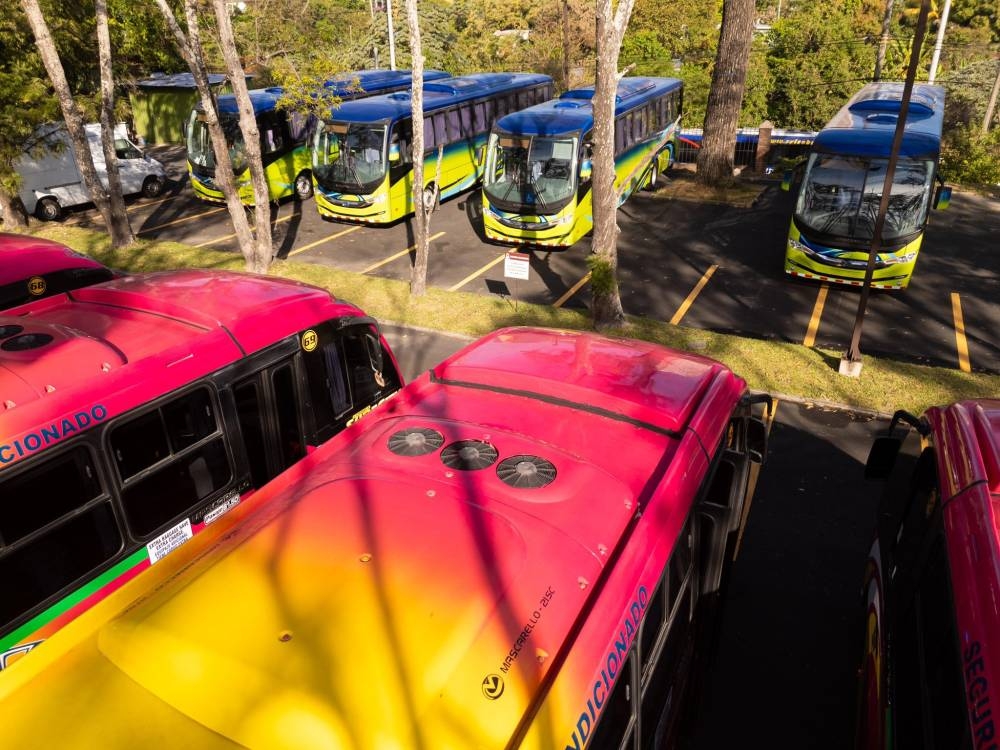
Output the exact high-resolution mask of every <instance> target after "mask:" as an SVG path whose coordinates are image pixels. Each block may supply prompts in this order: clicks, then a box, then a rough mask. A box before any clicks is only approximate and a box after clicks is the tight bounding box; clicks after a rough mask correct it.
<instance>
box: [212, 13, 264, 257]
mask: <svg viewBox="0 0 1000 750" xmlns="http://www.w3.org/2000/svg"><path fill="white" fill-rule="evenodd" d="M212 6H213V8H215V22H216V24H217V28H218V32H219V42H220V45H221V47H222V57H223V58H224V59H225V61H226V68H227V69H228V71H229V81H230V84H231V85H232V87H233V93H234V94H235V96H236V107H237V109H238V110H239V113H240V130H241V131H242V133H243V143H244V146H245V148H246V155H247V162H248V163H249V165H250V180H251V182H252V183H253V198H254V234H255V242H254V243H253V244H252V245H251V247H250V248H249V250H250V252H249V255H247V258H246V260H247V269H248V270H249V271H252V272H254V273H267V269H268V267H269V266H270V265H271V259H272V258H273V256H274V250H273V248H272V245H271V210H270V206H271V203H270V194H269V191H268V188H267V178H266V177H265V176H264V163H263V161H262V160H261V153H260V130H259V128H258V127H257V117H256V115H255V114H254V111H253V104H252V103H251V101H250V94H249V92H248V91H247V78H246V73H245V72H244V70H243V65H242V63H241V62H240V53H239V52H238V51H237V49H236V39H235V37H234V36H233V25H232V22H231V21H230V18H229V8H228V7H227V4H226V0H212Z"/></svg>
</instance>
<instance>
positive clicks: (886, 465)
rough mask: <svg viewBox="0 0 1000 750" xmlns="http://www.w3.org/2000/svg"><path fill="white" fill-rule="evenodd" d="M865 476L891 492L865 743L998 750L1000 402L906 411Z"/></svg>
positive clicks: (871, 575)
mask: <svg viewBox="0 0 1000 750" xmlns="http://www.w3.org/2000/svg"><path fill="white" fill-rule="evenodd" d="M909 427H912V428H913V429H909ZM866 475H867V476H868V478H870V479H880V480H883V481H885V492H884V493H883V496H882V500H881V502H880V504H879V508H878V515H877V521H876V524H875V526H876V533H875V539H874V542H873V543H872V546H871V551H870V552H869V556H868V561H867V565H866V568H865V576H864V588H863V593H864V603H865V606H866V613H865V615H866V617H865V629H864V637H863V642H864V645H863V659H862V663H861V665H860V669H859V670H858V675H859V689H860V696H859V701H858V707H859V713H858V722H857V741H856V747H857V748H858V749H859V750H861V749H863V748H864V749H868V748H870V749H871V750H876V748H877V749H878V750H911V748H949V750H973V748H977V749H980V748H994V747H997V745H998V743H1000V737H998V724H997V721H998V719H997V714H996V713H994V710H995V706H996V704H995V703H994V702H993V689H994V688H995V687H996V685H997V684H1000V649H998V648H997V647H998V645H1000V644H998V643H995V642H994V641H997V640H998V639H1000V531H998V529H997V520H996V519H997V515H998V511H1000V400H997V399H981V400H976V401H964V402H961V403H957V404H951V405H949V406H944V407H933V408H931V409H928V410H927V412H926V413H925V414H924V415H923V416H922V417H920V418H917V417H916V416H914V415H912V414H909V413H907V412H904V411H900V412H897V413H896V414H895V415H894V416H893V419H892V422H891V423H890V426H889V431H888V434H887V435H886V436H883V437H880V438H878V439H877V440H876V441H875V444H874V445H873V447H872V451H871V454H870V455H869V458H868V464H867V466H866Z"/></svg>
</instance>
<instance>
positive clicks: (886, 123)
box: [813, 82, 945, 159]
mask: <svg viewBox="0 0 1000 750" xmlns="http://www.w3.org/2000/svg"><path fill="white" fill-rule="evenodd" d="M944 95H945V92H944V89H943V88H942V87H941V86H934V85H932V84H928V83H916V84H914V85H913V91H912V94H911V96H910V105H909V111H908V113H907V117H906V126H905V128H904V130H903V141H902V144H901V145H900V151H899V153H900V156H903V157H906V158H912V159H936V158H937V156H938V154H939V153H940V150H941V129H942V127H943V124H944ZM902 96H903V84H902V83H897V82H880V83H869V84H868V85H866V86H864V87H863V88H862V89H861V90H860V91H859V92H858V93H856V94H855V95H854V96H852V97H851V98H850V100H848V102H847V104H845V105H844V106H843V107H841V109H840V111H839V112H837V114H836V115H834V116H833V118H832V119H831V120H830V122H828V123H827V124H826V127H824V128H823V129H822V130H821V131H820V132H819V135H817V136H816V141H815V143H814V146H813V148H814V150H816V151H822V152H825V153H833V154H846V155H857V156H874V157H888V156H889V154H890V152H891V150H892V140H893V136H894V134H895V131H896V123H897V122H898V121H899V111H900V107H901V104H902Z"/></svg>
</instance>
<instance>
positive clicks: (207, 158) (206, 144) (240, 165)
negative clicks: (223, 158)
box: [187, 111, 248, 174]
mask: <svg viewBox="0 0 1000 750" xmlns="http://www.w3.org/2000/svg"><path fill="white" fill-rule="evenodd" d="M204 117H205V116H204V115H203V114H201V113H200V112H197V111H194V112H192V113H191V117H190V119H189V120H188V136H187V155H188V159H189V160H190V161H191V163H192V164H194V165H195V166H197V167H207V168H214V167H215V153H214V152H213V151H212V139H211V137H210V136H209V134H208V123H206V122H205V119H204ZM219 123H220V124H221V125H222V132H223V133H225V136H226V144H227V145H228V146H229V159H230V161H232V163H233V172H234V173H235V174H241V173H242V172H244V171H245V170H246V168H247V166H248V164H247V157H246V146H245V145H244V143H243V131H241V130H240V121H239V118H238V117H234V116H227V115H224V114H223V115H220V117H219Z"/></svg>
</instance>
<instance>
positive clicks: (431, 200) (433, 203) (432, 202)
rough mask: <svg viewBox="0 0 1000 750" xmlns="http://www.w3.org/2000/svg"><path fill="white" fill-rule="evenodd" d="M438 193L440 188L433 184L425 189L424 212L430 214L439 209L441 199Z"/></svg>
mask: <svg viewBox="0 0 1000 750" xmlns="http://www.w3.org/2000/svg"><path fill="white" fill-rule="evenodd" d="M440 197H441V196H440V194H439V193H438V186H437V185H435V184H434V183H433V182H432V183H431V184H430V185H428V186H427V187H425V188H424V210H426V211H427V212H428V213H430V212H431V211H433V210H434V209H436V208H437V207H438V200H439V198H440Z"/></svg>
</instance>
